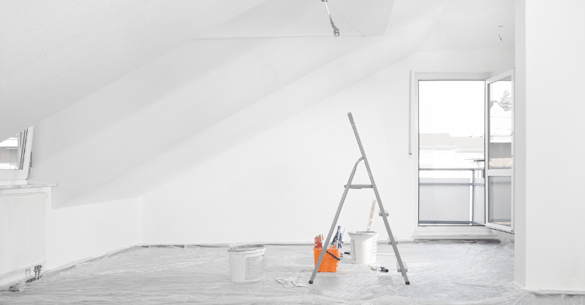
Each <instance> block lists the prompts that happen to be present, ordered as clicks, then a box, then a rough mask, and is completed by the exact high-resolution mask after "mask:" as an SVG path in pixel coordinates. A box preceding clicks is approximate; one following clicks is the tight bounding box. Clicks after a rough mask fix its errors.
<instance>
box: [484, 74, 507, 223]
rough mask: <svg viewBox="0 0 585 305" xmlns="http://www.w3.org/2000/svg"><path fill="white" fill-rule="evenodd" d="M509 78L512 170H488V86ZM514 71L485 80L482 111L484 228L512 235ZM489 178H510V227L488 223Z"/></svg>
mask: <svg viewBox="0 0 585 305" xmlns="http://www.w3.org/2000/svg"><path fill="white" fill-rule="evenodd" d="M507 77H510V78H511V81H512V88H511V91H512V92H510V95H511V98H512V109H511V111H512V122H511V126H512V135H511V141H512V144H511V147H510V154H511V158H512V168H510V169H489V153H490V151H489V141H490V112H489V108H488V107H489V88H488V86H489V84H491V83H494V82H496V81H499V80H502V79H504V78H507ZM514 84H515V83H514V69H512V70H508V71H506V72H503V73H500V74H498V75H496V76H493V77H490V78H488V79H486V80H485V109H484V124H485V132H484V140H485V143H484V154H485V162H484V165H485V171H484V173H485V177H484V192H485V194H484V196H485V197H484V202H485V226H486V227H489V228H491V229H495V230H499V231H504V232H508V233H514V167H515V166H514V165H515V160H514V142H515V140H514V137H515V132H514V116H515V107H514V106H515V99H514V91H515V90H514ZM489 177H510V196H511V198H510V222H511V223H510V226H509V227H508V226H504V225H500V224H496V223H491V222H489V221H488V220H489V198H488V194H489Z"/></svg>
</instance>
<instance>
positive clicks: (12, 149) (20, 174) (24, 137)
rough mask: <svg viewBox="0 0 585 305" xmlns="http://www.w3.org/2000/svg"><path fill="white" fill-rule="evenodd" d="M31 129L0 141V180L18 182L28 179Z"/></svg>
mask: <svg viewBox="0 0 585 305" xmlns="http://www.w3.org/2000/svg"><path fill="white" fill-rule="evenodd" d="M32 136H33V127H30V128H28V129H26V130H24V131H21V132H19V133H17V134H15V135H14V136H12V137H10V138H8V139H4V140H0V180H4V181H5V182H6V181H19V180H26V179H28V173H29V167H30V159H31V151H32Z"/></svg>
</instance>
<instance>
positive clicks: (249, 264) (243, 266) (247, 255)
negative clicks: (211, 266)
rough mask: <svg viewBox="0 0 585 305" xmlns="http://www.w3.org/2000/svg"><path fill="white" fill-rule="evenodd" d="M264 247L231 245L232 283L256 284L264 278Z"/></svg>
mask: <svg viewBox="0 0 585 305" xmlns="http://www.w3.org/2000/svg"><path fill="white" fill-rule="evenodd" d="M265 251H266V246H264V245H231V246H230V247H229V249H228V253H229V255H230V273H231V279H232V282H254V281H258V280H261V279H262V278H264V252H265Z"/></svg>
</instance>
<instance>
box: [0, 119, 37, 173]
mask: <svg viewBox="0 0 585 305" xmlns="http://www.w3.org/2000/svg"><path fill="white" fill-rule="evenodd" d="M25 131H26V141H25V144H24V152H23V153H22V156H21V160H22V161H21V162H22V169H0V184H18V183H19V182H20V183H22V182H26V180H28V178H29V173H30V167H31V166H30V165H31V159H32V147H33V136H34V126H31V127H29V128H27V129H26V130H25Z"/></svg>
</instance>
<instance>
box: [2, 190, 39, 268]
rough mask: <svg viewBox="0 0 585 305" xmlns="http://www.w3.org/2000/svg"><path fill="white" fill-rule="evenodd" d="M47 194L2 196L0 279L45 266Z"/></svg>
mask: <svg viewBox="0 0 585 305" xmlns="http://www.w3.org/2000/svg"><path fill="white" fill-rule="evenodd" d="M46 202H47V194H45V193H31V194H18V195H0V276H1V275H3V274H6V273H10V272H12V271H17V270H21V269H24V268H29V267H32V266H35V265H40V264H42V263H44V262H45V226H46V211H47V209H46Z"/></svg>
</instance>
